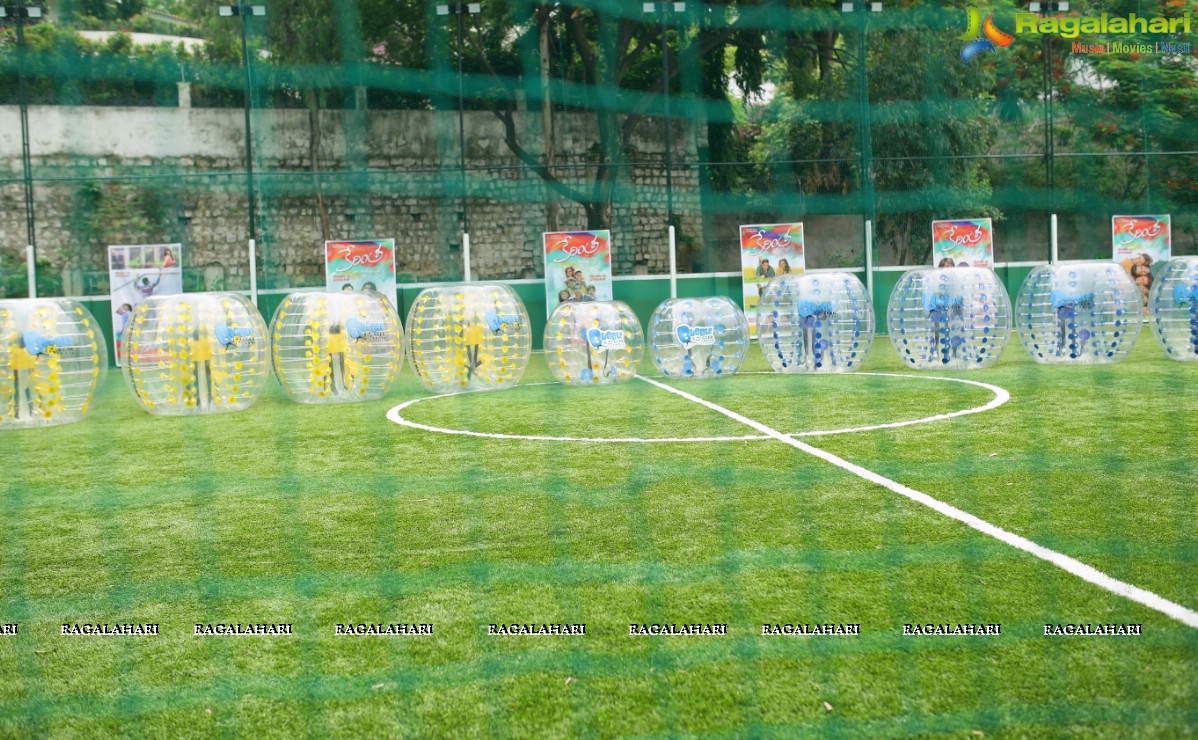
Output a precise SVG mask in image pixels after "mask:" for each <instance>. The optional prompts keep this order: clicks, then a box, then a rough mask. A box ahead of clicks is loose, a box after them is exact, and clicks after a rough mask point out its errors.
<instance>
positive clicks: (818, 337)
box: [757, 272, 874, 373]
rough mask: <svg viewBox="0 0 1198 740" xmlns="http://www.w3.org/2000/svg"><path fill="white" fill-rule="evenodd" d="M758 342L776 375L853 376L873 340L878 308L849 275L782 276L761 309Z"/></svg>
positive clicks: (772, 284)
mask: <svg viewBox="0 0 1198 740" xmlns="http://www.w3.org/2000/svg"><path fill="white" fill-rule="evenodd" d="M757 339H758V341H759V342H760V343H761V351H762V352H763V353H764V354H765V359H766V361H767V362H769V364H770V367H772V368H774V370H775V371H776V372H780V373H846V372H850V371H853V370H856V369H857V368H859V367H861V363H862V362H864V361H865V355H866V353H868V352H869V345H870V344H871V343H872V342H873V340H874V307H873V304H872V303H871V302H870V300H869V296H868V295H866V292H865V286H864V285H862V284H861V281H860V280H858V279H857V278H856V276H854V275H850V274H849V273H847V272H827V273H820V274H812V273H808V274H803V275H779V276H778V277H776V278H774V279H773V280H771V281H770V282H769V285H767V286H766V288H765V293H763V294H762V296H761V301H760V302H759V303H758V304H757Z"/></svg>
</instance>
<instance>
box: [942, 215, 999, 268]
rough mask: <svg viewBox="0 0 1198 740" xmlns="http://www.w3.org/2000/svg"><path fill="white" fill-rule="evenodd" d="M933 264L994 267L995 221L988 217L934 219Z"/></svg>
mask: <svg viewBox="0 0 1198 740" xmlns="http://www.w3.org/2000/svg"><path fill="white" fill-rule="evenodd" d="M932 266H933V267H989V268H990V269H991V270H993V269H994V224H993V223H992V222H991V221H990V219H988V218H957V219H952V220H947V221H933V222H932Z"/></svg>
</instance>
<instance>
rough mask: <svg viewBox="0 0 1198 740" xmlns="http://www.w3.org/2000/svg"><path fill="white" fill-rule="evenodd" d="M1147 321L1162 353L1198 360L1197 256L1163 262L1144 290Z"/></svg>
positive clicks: (1184, 359) (1174, 357)
mask: <svg viewBox="0 0 1198 740" xmlns="http://www.w3.org/2000/svg"><path fill="white" fill-rule="evenodd" d="M1148 321H1149V322H1150V325H1151V326H1152V333H1153V334H1154V335H1155V336H1156V341H1158V342H1160V345H1161V347H1162V348H1163V349H1164V350H1165V354H1167V355H1169V357H1171V358H1173V359H1174V360H1182V361H1186V362H1198V257H1178V258H1176V259H1173V260H1170V261H1169V262H1168V264H1166V265H1165V269H1164V270H1162V271H1161V274H1160V275H1159V276H1158V277H1157V279H1156V282H1155V283H1154V284H1153V285H1152V292H1151V293H1149V294H1148Z"/></svg>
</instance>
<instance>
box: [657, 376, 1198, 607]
mask: <svg viewBox="0 0 1198 740" xmlns="http://www.w3.org/2000/svg"><path fill="white" fill-rule="evenodd" d="M636 377H637V378H639V379H641V380H643V381H645V382H646V383H649V384H650V385H655V386H657V387H658V388H661V389H662V390H665V391H669V392H670V393H673V394H674V395H676V396H681V397H682V398H685V399H686V400H688V401H693V402H694V403H697V404H699V405H701V406H706V407H707V408H709V409H711V410H712V411H716V412H718V413H721V414H723V415H724V416H727V417H728V418H729V419H733V420H735V421H738V422H740V423H741V424H744V425H745V426H747V427H751V428H753V429H756V430H757V431H759V432H761V433H762V434H764V435H766V436H767V437H771V438H773V439H776V440H778V441H779V442H782V443H784V444H788V445H790V446H791V447H794V448H795V449H797V450H802V451H803V452H806V453H807V454H809V455H813V456H815V457H818V458H819V459H821V460H824V461H825V462H830V463H832V464H833V465H835V466H836V467H838V468H842V469H844V470H847V471H849V472H850V473H852V474H854V475H856V476H858V477H860V478H864V479H865V480H867V481H869V482H870V483H876V484H877V485H879V486H882V487H883V488H888V489H890V490H891V491H894V492H895V493H897V494H899V495H902V496H906V497H907V498H909V499H911V500H912V501H914V502H916V503H919V504H923V505H924V506H926V507H928V508H929V509H932V510H933V511H936V512H939V513H940V514H943V515H944V516H947V517H949V518H950V519H956V520H957V521H959V522H961V523H962V524H964V525H966V526H967V527H970V528H972V529H976V530H977V531H979V532H981V533H982V534H987V535H990V536H991V537H993V538H995V539H996V540H999V541H1001V542H1005V543H1007V544H1008V545H1010V546H1012V547H1015V548H1018V549H1020V550H1023V551H1024V552H1026V553H1028V554H1031V555H1035V556H1036V557H1038V558H1040V559H1041V560H1045V561H1047V562H1049V563H1052V564H1053V565H1055V566H1057V567H1058V568H1060V569H1062V570H1064V571H1066V572H1068V573H1072V574H1073V575H1075V576H1077V577H1078V578H1081V579H1082V580H1083V581H1088V582H1090V583H1093V584H1094V585H1095V586H1098V587H1100V588H1104V589H1106V590H1107V591H1110V592H1111V593H1113V594H1116V595H1118V596H1122V597H1124V598H1126V599H1131V600H1132V601H1134V602H1136V603H1138V604H1142V605H1144V606H1146V607H1148V608H1149V609H1155V610H1156V611H1158V612H1160V613H1162V614H1164V615H1166V616H1168V617H1172V618H1173V619H1176V620H1177V621H1178V622H1181V623H1182V624H1184V625H1187V626H1189V627H1193V628H1195V629H1198V612H1195V611H1194V610H1192V609H1189V608H1187V607H1184V606H1182V605H1181V604H1177V603H1174V602H1172V601H1169V600H1168V599H1166V598H1164V597H1163V596H1158V595H1157V594H1154V593H1152V592H1151V591H1146V590H1144V589H1142V588H1140V587H1138V586H1133V585H1132V584H1130V583H1126V582H1124V581H1120V580H1118V579H1116V578H1112V577H1111V576H1108V575H1107V574H1106V573H1103V572H1102V571H1100V570H1098V569H1097V568H1095V567H1093V566H1090V565H1086V564H1085V563H1083V562H1082V561H1080V560H1077V559H1075V558H1071V557H1069V556H1068V555H1065V554H1062V553H1059V552H1057V551H1056V550H1050V549H1048V548H1047V547H1044V546H1043V545H1038V544H1036V543H1035V542H1032V541H1031V540H1029V539H1027V538H1026V537H1020V536H1019V535H1017V534H1014V533H1012V532H1008V531H1007V530H1005V529H1003V528H1001V527H996V526H995V525H993V524H991V523H990V522H987V521H986V520H984V519H980V518H978V517H976V516H974V515H973V514H970V513H969V512H966V511H962V510H961V509H958V508H957V507H955V506H952V505H951V504H946V503H945V502H943V501H941V500H940V499H937V498H933V497H931V496H929V495H928V494H926V493H922V492H920V491H916V490H915V489H914V488H910V487H908V486H904V485H903V484H902V483H899V482H897V481H893V480H890V479H889V478H887V477H885V476H882V475H878V474H877V473H875V472H873V471H872V470H868V469H866V468H863V467H861V466H860V465H854V464H853V463H851V462H849V461H848V460H845V459H844V458H841V457H838V456H836V455H833V454H832V453H831V452H828V451H827V450H821V449H820V448H818V447H812V446H811V445H809V444H807V443H806V442H801V441H799V440H797V439H795V438H793V437H790V436H788V435H785V434H783V433H782V432H779V431H778V430H776V429H772V428H770V427H768V426H766V425H765V424H762V423H761V422H758V421H754V420H752V419H750V418H748V417H747V416H742V415H741V414H738V413H736V412H735V411H732V410H730V409H726V408H724V407H723V406H720V405H718V404H715V403H712V402H711V401H707V400H704V399H702V398H699V397H698V396H695V395H692V394H690V393H687V392H686V391H682V390H678V389H677V388H674V387H671V386H668V385H666V384H665V383H661V382H659V381H656V380H654V379H652V378H646V377H645V376H643V375H637V376H636Z"/></svg>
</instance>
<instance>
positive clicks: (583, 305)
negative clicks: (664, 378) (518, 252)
mask: <svg viewBox="0 0 1198 740" xmlns="http://www.w3.org/2000/svg"><path fill="white" fill-rule="evenodd" d="M544 346H545V362H546V363H548V365H549V372H551V373H552V374H553V377H555V378H557V379H558V381H559V382H562V383H570V384H572V385H600V384H604V383H622V382H624V381H626V380H631V379H632V378H634V377H635V376H636V372H637V368H639V367H640V364H641V357H643V356H644V354H645V335H644V333H643V332H642V331H641V322H640V319H638V318H637V317H636V314H635V313H633V311H632V309H631V308H629V307H628V304H627V303H624V302H623V301H580V302H574V301H571V302H568V303H561V304H559V305H558V307H557V308H556V309H554V311H553V313H552V314H550V316H549V320H548V322H546V324H545V345H544Z"/></svg>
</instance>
